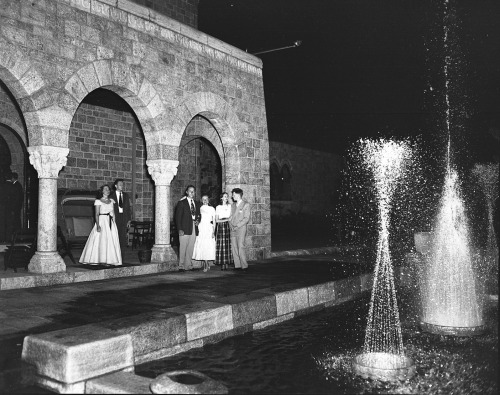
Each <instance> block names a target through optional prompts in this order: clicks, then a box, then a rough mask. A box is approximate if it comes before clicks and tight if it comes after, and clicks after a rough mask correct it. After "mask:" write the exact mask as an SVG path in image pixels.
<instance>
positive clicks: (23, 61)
mask: <svg viewBox="0 0 500 395" xmlns="http://www.w3.org/2000/svg"><path fill="white" fill-rule="evenodd" d="M0 53H1V54H2V56H1V57H0V80H2V81H3V82H4V83H5V85H6V86H7V88H8V89H9V91H10V92H11V93H12V95H13V96H14V98H15V99H16V101H17V104H18V105H19V107H20V109H21V113H22V116H23V118H24V123H25V125H26V132H27V134H28V136H26V135H25V132H24V131H22V133H19V132H20V130H19V127H13V125H12V124H11V123H8V122H4V123H5V124H6V125H8V126H9V127H11V128H12V129H13V130H14V131H15V132H16V133H18V134H19V137H20V138H21V139H22V141H23V142H24V143H25V144H26V145H28V142H29V143H30V144H31V145H33V144H36V143H37V140H38V138H37V137H38V136H39V133H40V131H41V130H42V128H43V123H42V120H41V119H40V116H39V113H38V111H37V106H40V103H39V102H37V100H35V98H36V97H37V96H39V95H40V93H42V92H44V91H45V87H46V86H47V84H46V81H45V80H44V78H43V76H42V75H41V73H40V72H39V71H38V70H37V68H36V67H35V65H34V64H33V63H32V62H31V60H30V58H29V57H27V56H26V55H25V54H24V53H23V52H22V51H21V50H19V49H18V48H17V47H16V46H15V45H12V44H10V43H7V42H5V41H2V40H0ZM27 140H28V141H27Z"/></svg>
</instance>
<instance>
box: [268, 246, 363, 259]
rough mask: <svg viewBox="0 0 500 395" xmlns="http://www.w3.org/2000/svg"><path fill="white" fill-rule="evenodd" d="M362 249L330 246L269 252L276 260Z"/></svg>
mask: <svg viewBox="0 0 500 395" xmlns="http://www.w3.org/2000/svg"><path fill="white" fill-rule="evenodd" d="M364 248H365V247H363V246H330V247H316V248H304V249H297V250H284V251H271V258H276V257H279V256H296V255H321V254H332V253H339V252H352V251H361V250H363V249H364Z"/></svg>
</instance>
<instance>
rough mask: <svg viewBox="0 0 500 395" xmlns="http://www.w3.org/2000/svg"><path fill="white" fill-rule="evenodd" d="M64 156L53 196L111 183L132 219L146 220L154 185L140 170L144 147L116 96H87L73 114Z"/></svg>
mask: <svg viewBox="0 0 500 395" xmlns="http://www.w3.org/2000/svg"><path fill="white" fill-rule="evenodd" d="M68 145H69V149H70V151H69V154H68V160H67V164H66V166H64V168H63V169H62V170H61V172H60V174H59V179H58V190H59V193H68V190H71V191H75V193H78V192H96V191H97V190H98V189H99V187H100V186H102V185H103V184H108V185H110V186H111V185H112V184H113V183H114V180H115V179H117V178H123V179H124V181H125V190H126V192H129V193H130V196H131V200H132V206H133V217H134V218H137V219H141V220H152V219H153V216H154V207H153V199H152V195H153V191H154V185H153V182H152V180H151V177H150V176H149V174H148V172H147V170H146V165H145V157H146V143H145V140H144V134H143V132H142V129H141V126H140V123H139V121H138V120H137V117H136V115H135V113H134V111H133V110H132V108H131V107H130V106H129V105H128V103H127V102H126V101H125V100H124V99H122V98H121V97H120V96H119V95H118V94H116V93H114V92H112V91H110V90H107V89H103V88H98V89H95V90H94V91H92V92H90V93H89V94H88V95H87V96H86V97H85V98H84V99H83V100H82V102H81V103H80V106H79V107H78V109H77V110H76V112H75V114H74V116H73V120H72V122H71V126H70V130H69V139H68Z"/></svg>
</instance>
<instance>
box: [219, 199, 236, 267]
mask: <svg viewBox="0 0 500 395" xmlns="http://www.w3.org/2000/svg"><path fill="white" fill-rule="evenodd" d="M220 200H221V204H219V205H218V206H217V208H216V209H215V222H216V223H217V226H216V229H215V240H216V250H215V264H216V265H220V270H227V267H228V265H232V264H233V254H232V252H231V233H230V230H229V219H230V218H231V202H230V201H229V195H228V194H227V192H224V193H223V194H222V195H221V196H220Z"/></svg>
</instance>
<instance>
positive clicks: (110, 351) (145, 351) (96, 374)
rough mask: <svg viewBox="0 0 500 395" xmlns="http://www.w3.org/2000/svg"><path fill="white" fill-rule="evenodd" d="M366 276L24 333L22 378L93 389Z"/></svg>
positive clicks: (345, 291) (349, 290)
mask: <svg viewBox="0 0 500 395" xmlns="http://www.w3.org/2000/svg"><path fill="white" fill-rule="evenodd" d="M372 282H373V274H372V273H364V274H360V275H358V276H354V277H348V278H344V279H340V280H336V281H328V282H324V283H319V284H314V285H308V286H304V285H301V284H286V285H280V286H276V287H270V288H263V289H258V290H255V291H252V292H248V293H244V294H238V295H232V296H228V297H224V298H219V299H217V300H216V301H206V302H200V303H196V304H190V305H184V306H177V307H173V308H166V309H158V310H155V311H151V312H148V313H143V314H139V315H136V316H131V317H125V318H120V319H114V320H108V321H103V322H99V323H94V324H88V325H82V326H79V327H73V328H68V329H63V330H58V331H53V332H47V333H42V334H36V335H29V336H26V337H25V338H24V342H23V351H22V360H23V362H24V363H25V366H26V369H25V371H26V372H27V374H26V375H25V381H26V382H29V383H32V384H35V385H38V386H40V387H43V388H47V389H49V390H52V391H55V392H58V393H68V392H71V393H90V392H88V391H87V390H86V388H88V390H89V391H92V392H94V391H96V390H97V388H96V386H99V382H101V383H102V382H103V378H105V377H106V376H109V375H113V374H116V373H117V372H122V373H121V374H123V372H129V373H128V374H129V375H131V376H130V378H131V380H132V381H134V380H135V379H134V378H133V376H135V375H134V374H133V371H134V367H135V366H136V365H140V364H143V363H146V362H151V361H154V360H157V359H161V358H165V357H168V356H172V355H175V354H178V353H182V352H185V351H188V350H189V349H192V348H198V347H203V346H204V345H206V344H213V343H217V342H219V341H221V340H224V339H226V338H228V337H231V336H236V335H240V334H243V333H246V332H250V331H254V330H259V329H263V328H265V327H267V326H269V325H275V324H278V323H280V322H284V321H287V320H290V319H292V318H295V317H299V316H301V315H305V314H310V313H313V312H316V311H319V310H322V309H324V308H328V307H331V306H335V305H339V304H342V303H345V302H348V301H351V300H355V299H359V298H361V297H363V296H364V295H366V294H367V293H368V292H369V291H370V290H371V287H372ZM165 333H168V334H169V336H168V337H166V336H165ZM95 361H100V362H101V363H95ZM110 377H111V376H110ZM136 377H139V376H136ZM104 381H105V380H104ZM115 389H116V390H118V388H115ZM103 390H104V388H103ZM101 393H103V392H101Z"/></svg>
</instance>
